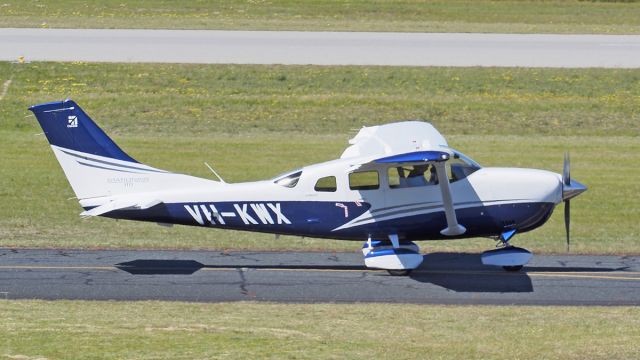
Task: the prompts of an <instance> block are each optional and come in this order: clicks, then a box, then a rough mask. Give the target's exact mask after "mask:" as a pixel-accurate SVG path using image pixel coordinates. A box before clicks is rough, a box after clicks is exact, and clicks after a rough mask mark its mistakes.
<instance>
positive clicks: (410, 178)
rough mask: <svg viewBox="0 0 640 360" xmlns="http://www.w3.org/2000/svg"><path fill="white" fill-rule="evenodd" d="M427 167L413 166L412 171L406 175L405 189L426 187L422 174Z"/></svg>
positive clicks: (425, 180)
mask: <svg viewBox="0 0 640 360" xmlns="http://www.w3.org/2000/svg"><path fill="white" fill-rule="evenodd" d="M428 167H429V165H415V166H414V167H413V170H411V171H410V172H409V174H408V175H407V187H417V186H424V185H427V179H425V177H424V173H425V171H427V168H428Z"/></svg>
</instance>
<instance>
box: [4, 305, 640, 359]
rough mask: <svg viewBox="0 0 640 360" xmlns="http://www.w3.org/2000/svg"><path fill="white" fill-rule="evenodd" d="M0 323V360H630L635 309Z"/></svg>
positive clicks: (394, 309)
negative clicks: (387, 359)
mask: <svg viewBox="0 0 640 360" xmlns="http://www.w3.org/2000/svg"><path fill="white" fill-rule="evenodd" d="M0 314H1V315H2V321H0V338H2V342H0V359H25V360H26V359H37V358H38V359H44V358H47V359H87V360H88V359H172V360H176V359H222V358H225V359H227V358H232V359H258V358H259V359H283V358H287V359H372V358H373V359H380V358H394V359H563V360H566V359H607V360H610V359H635V358H638V357H639V356H640V346H639V345H638V342H637V338H638V337H639V336H640V310H639V309H638V308H637V307H526V306H519V307H513V306H500V307H496V306H480V307H473V306H456V307H451V306H430V305H425V306H420V305H406V304H402V305H391V304H354V305H340V304H300V305H296V304H282V305H280V304H256V303H248V302H247V303H233V304H225V303H221V304H189V303H172V302H85V301H55V302H46V301H8V300H7V301H0ZM167 314H171V316H167Z"/></svg>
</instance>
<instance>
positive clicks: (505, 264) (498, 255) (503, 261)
mask: <svg viewBox="0 0 640 360" xmlns="http://www.w3.org/2000/svg"><path fill="white" fill-rule="evenodd" d="M515 233H516V230H509V231H505V232H503V233H502V234H501V235H500V237H499V238H498V240H499V241H500V242H501V244H500V248H498V249H494V250H489V251H485V252H483V253H482V255H481V257H480V258H481V260H482V264H484V265H492V266H501V267H502V268H503V269H504V270H506V271H510V272H515V271H520V270H521V269H522V267H523V266H524V265H526V264H527V263H528V262H529V260H531V258H532V257H533V254H532V253H531V252H530V251H529V250H527V249H523V248H519V247H515V246H512V245H511V244H509V240H510V239H511V238H512V237H513V235H515Z"/></svg>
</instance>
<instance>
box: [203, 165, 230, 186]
mask: <svg viewBox="0 0 640 360" xmlns="http://www.w3.org/2000/svg"><path fill="white" fill-rule="evenodd" d="M204 164H205V165H206V166H207V167H208V168H209V170H211V172H212V173H213V175H215V176H216V177H217V178H218V179H220V182H222V183H223V184H226V183H227V182H226V181H224V180H223V179H222V177H220V175H218V173H217V172H216V171H215V170H213V168H212V167H211V166H210V165H209V164H207V162H206V161H205V162H204Z"/></svg>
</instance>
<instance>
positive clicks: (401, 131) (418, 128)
mask: <svg viewBox="0 0 640 360" xmlns="http://www.w3.org/2000/svg"><path fill="white" fill-rule="evenodd" d="M349 144H351V146H349V147H348V148H347V149H346V150H345V151H344V152H343V153H342V156H341V158H343V159H345V158H352V157H361V156H379V157H383V156H391V155H397V154H405V153H410V152H416V151H446V150H445V149H446V148H448V145H447V141H446V140H445V139H444V137H443V136H442V134H440V132H438V130H436V128H434V127H433V125H431V124H429V123H426V122H421V121H403V122H397V123H392V124H386V125H379V126H371V127H363V128H362V129H360V131H359V132H358V134H357V135H356V136H354V137H353V138H352V139H351V140H349Z"/></svg>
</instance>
